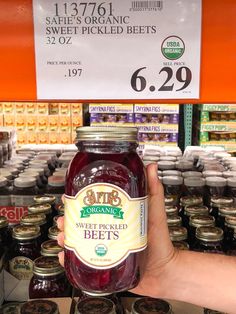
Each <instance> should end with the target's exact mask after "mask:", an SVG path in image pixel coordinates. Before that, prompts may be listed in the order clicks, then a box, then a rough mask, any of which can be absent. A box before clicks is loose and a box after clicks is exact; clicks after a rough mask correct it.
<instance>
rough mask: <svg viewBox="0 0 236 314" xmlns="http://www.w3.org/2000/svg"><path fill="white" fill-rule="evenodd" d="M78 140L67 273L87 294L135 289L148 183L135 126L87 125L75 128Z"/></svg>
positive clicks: (69, 197) (68, 202) (68, 209)
mask: <svg viewBox="0 0 236 314" xmlns="http://www.w3.org/2000/svg"><path fill="white" fill-rule="evenodd" d="M94 139H96V140H94ZM77 140H78V143H77V147H78V149H79V152H78V153H77V154H76V155H75V157H74V159H73V160H72V161H71V164H70V167H69V169H68V172H67V179H66V195H65V239H66V240H65V269H66V272H67V276H68V278H69V280H70V282H71V283H72V284H73V285H74V286H75V287H76V288H80V289H81V290H82V291H85V292H86V293H87V294H89V293H92V294H93V295H94V294H95V295H107V294H111V293H115V292H119V291H124V290H128V289H131V288H133V287H135V286H136V285H137V284H138V282H139V260H140V259H139V257H140V253H139V252H140V251H143V250H144V249H145V248H146V243H147V218H146V207H147V185H146V175H145V168H144V165H143V163H142V160H141V159H140V157H139V156H138V155H137V153H136V148H137V130H136V129H135V128H116V127H112V128H108V127H106V128H103V127H101V128H95V127H93V128H90V127H84V128H78V129H77ZM76 204H77V205H76ZM79 204H80V205H79ZM81 206H82V207H83V208H84V209H83V212H80V210H78V209H77V208H81ZM124 209H125V211H124ZM72 213H73V215H72ZM117 218H120V219H119V222H117ZM74 220H75V221H76V224H75V221H74ZM131 220H132V223H130V221H131ZM140 231H141V232H140ZM130 234H132V237H131V240H130V241H127V237H130ZM127 252H130V253H129V254H128V255H127ZM114 265H115V266H114Z"/></svg>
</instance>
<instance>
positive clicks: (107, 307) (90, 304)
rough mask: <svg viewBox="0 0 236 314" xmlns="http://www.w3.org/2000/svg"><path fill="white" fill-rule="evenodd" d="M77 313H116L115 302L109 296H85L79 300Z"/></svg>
mask: <svg viewBox="0 0 236 314" xmlns="http://www.w3.org/2000/svg"><path fill="white" fill-rule="evenodd" d="M75 313H76V314H116V309H115V304H114V303H113V302H112V301H111V300H109V299H107V298H101V297H100V298H94V297H89V298H85V299H83V300H81V301H79V302H78V304H77V306H76V311H75Z"/></svg>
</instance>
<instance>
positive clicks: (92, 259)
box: [65, 183, 147, 269]
mask: <svg viewBox="0 0 236 314" xmlns="http://www.w3.org/2000/svg"><path fill="white" fill-rule="evenodd" d="M146 246H147V196H146V197H141V198H131V197H130V196H129V195H128V194H127V193H126V192H125V191H124V190H122V189H121V188H119V187H117V186H115V185H112V184H108V183H103V184H101V183H95V184H91V185H88V186H87V187H85V188H83V189H82V190H80V191H79V192H78V193H77V195H76V196H75V197H71V196H68V195H66V196H65V247H66V248H67V249H68V250H72V251H73V252H74V253H75V254H76V256H77V257H78V258H79V259H80V260H81V261H82V262H83V263H84V264H86V265H88V266H90V267H93V268H97V269H104V268H106V269H107V268H112V267H114V266H116V265H118V264H120V263H121V262H122V261H123V260H125V259H126V258H127V256H128V255H129V254H131V253H134V252H139V251H142V250H144V249H145V247H146Z"/></svg>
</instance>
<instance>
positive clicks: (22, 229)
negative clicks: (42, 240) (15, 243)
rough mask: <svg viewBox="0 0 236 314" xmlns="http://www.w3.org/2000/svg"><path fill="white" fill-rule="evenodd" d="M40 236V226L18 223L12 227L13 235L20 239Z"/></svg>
mask: <svg viewBox="0 0 236 314" xmlns="http://www.w3.org/2000/svg"><path fill="white" fill-rule="evenodd" d="M39 236H40V228H39V227H38V226H34V225H30V226H24V225H17V226H15V227H13V229H12V237H13V238H14V239H18V240H30V239H35V238H37V237H39Z"/></svg>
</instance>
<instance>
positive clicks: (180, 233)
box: [169, 226, 188, 241]
mask: <svg viewBox="0 0 236 314" xmlns="http://www.w3.org/2000/svg"><path fill="white" fill-rule="evenodd" d="M169 234H170V239H171V241H184V240H186V239H187V238H188V231H187V229H186V228H185V227H180V226H170V227H169Z"/></svg>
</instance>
